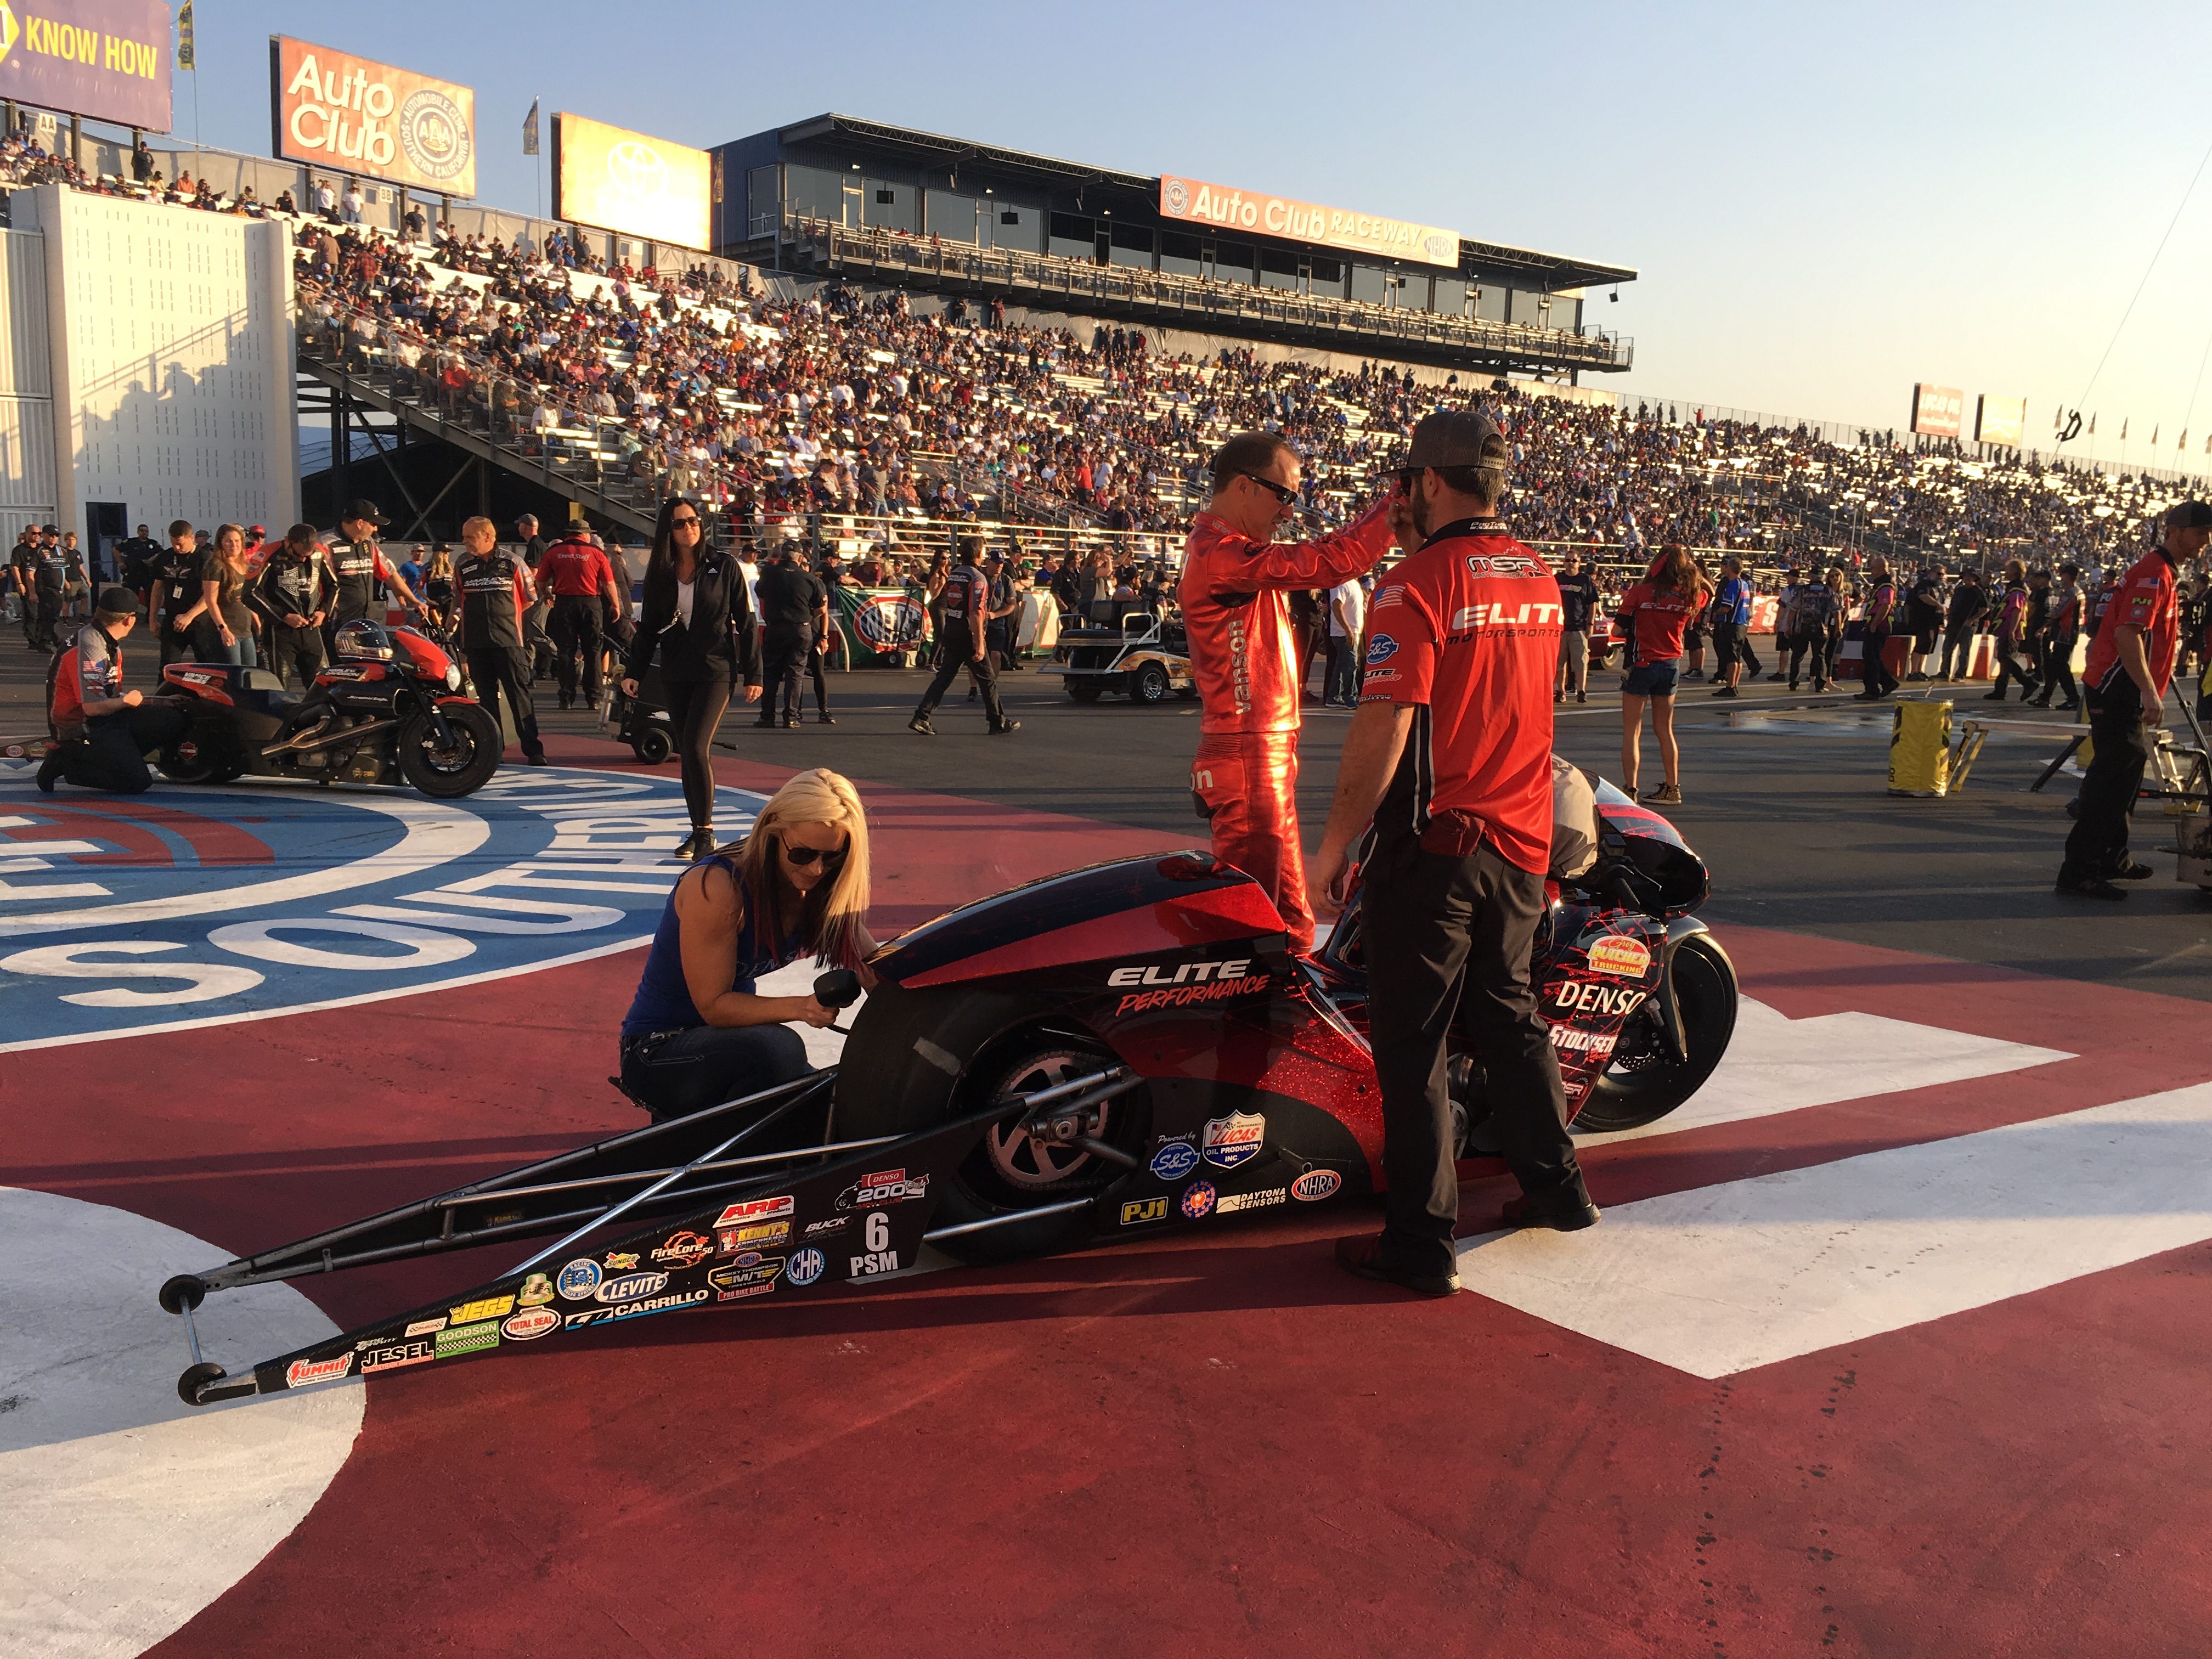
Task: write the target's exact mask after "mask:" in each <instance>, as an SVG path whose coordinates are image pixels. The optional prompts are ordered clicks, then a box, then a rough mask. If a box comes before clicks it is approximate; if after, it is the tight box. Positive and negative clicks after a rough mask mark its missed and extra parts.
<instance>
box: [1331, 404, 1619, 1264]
mask: <svg viewBox="0 0 2212 1659" xmlns="http://www.w3.org/2000/svg"><path fill="white" fill-rule="evenodd" d="M1505 453H1506V452H1505V443H1504V439H1503V437H1501V436H1500V435H1499V433H1498V428H1496V427H1495V426H1493V425H1492V424H1491V422H1489V421H1487V420H1486V419H1484V418H1483V417H1482V416H1479V415H1470V414H1464V413H1459V412H1446V413H1441V414H1435V415H1430V416H1425V417H1424V418H1423V419H1422V421H1421V422H1420V423H1419V425H1418V426H1416V427H1415V428H1413V445H1412V447H1411V448H1410V450H1409V451H1408V452H1407V457H1406V462H1405V465H1404V467H1403V469H1402V470H1401V474H1400V477H1401V495H1398V496H1396V497H1394V498H1393V500H1392V501H1391V505H1390V520H1391V529H1392V531H1393V532H1394V533H1395V535H1396V537H1397V538H1398V543H1399V545H1400V546H1401V547H1404V548H1406V549H1407V550H1408V552H1409V553H1410V555H1411V556H1409V557H1408V558H1407V560H1406V562H1404V563H1402V564H1401V565H1400V566H1399V567H1398V568H1396V569H1395V570H1394V571H1392V572H1391V574H1390V575H1389V578H1388V580H1385V581H1384V582H1383V586H1382V587H1381V589H1380V590H1379V591H1377V592H1376V595H1375V604H1374V605H1373V607H1372V608H1371V609H1370V612H1369V622H1368V646H1367V665H1368V666H1367V680H1366V684H1365V687H1364V690H1363V691H1362V693H1361V696H1360V704H1359V712H1358V714H1356V715H1355V716H1353V718H1352V730H1351V732H1350V734H1349V735H1348V736H1347V737H1346V739H1345V744H1344V757H1343V759H1342V760H1341V762H1340V763H1339V765H1338V768H1337V783H1336V798H1335V800H1334V804H1333V805H1332V806H1331V808H1330V811H1329V816H1328V829H1327V830H1326V831H1324V832H1323V834H1322V844H1321V851H1320V852H1319V853H1318V854H1316V856H1315V860H1314V865H1313V892H1314V900H1315V903H1316V908H1321V909H1322V910H1325V911H1327V912H1328V913H1329V914H1332V915H1334V914H1335V913H1336V912H1337V911H1338V910H1339V909H1340V908H1341V907H1342V905H1343V903H1344V900H1345V896H1346V882H1347V878H1348V877H1349V874H1350V870H1351V865H1350V857H1351V849H1352V843H1353V842H1354V841H1355V840H1357V839H1358V837H1359V836H1361V835H1362V834H1363V832H1364V831H1366V829H1367V828H1368V825H1369V823H1370V820H1371V821H1372V823H1373V826H1374V829H1373V835H1372V838H1371V841H1370V846H1369V851H1368V854H1367V858H1366V862H1365V865H1364V874H1363V878H1362V887H1361V893H1360V907H1361V912H1362V927H1361V938H1362V940H1363V941H1364V945H1365V949H1366V952H1367V981H1368V994H1369V1000H1368V1011H1369V1020H1370V1035H1371V1037H1372V1041H1373V1043H1374V1050H1375V1071H1376V1078H1377V1079H1378V1080H1379V1082H1380V1083H1381V1085H1382V1090H1383V1173H1384V1175H1385V1176H1386V1177H1387V1179H1388V1181H1389V1188H1390V1190H1389V1208H1388V1210H1387V1212H1386V1214H1387V1219H1386V1222H1385V1224H1384V1226H1383V1232H1382V1234H1381V1236H1380V1237H1374V1238H1347V1239H1345V1240H1343V1241H1342V1242H1341V1243H1339V1244H1338V1246H1337V1260H1338V1261H1340V1263H1341V1264H1342V1265H1343V1266H1344V1267H1347V1268H1349V1269H1350V1270H1351V1271H1352V1272H1353V1273H1358V1274H1360V1275H1361V1276H1363V1277H1364V1278H1368V1279H1383V1280H1386V1281H1388V1282H1389V1283H1391V1284H1394V1285H1402V1286H1404V1287H1405V1288H1406V1289H1407V1290H1411V1291H1419V1292H1421V1293H1422V1294H1424V1295H1428V1296H1444V1295H1449V1293H1450V1292H1451V1291H1455V1290H1457V1289H1458V1288H1459V1276H1458V1273H1457V1271H1456V1265H1457V1255H1456V1252H1455V1249H1454V1245H1453V1242H1452V1235H1453V1230H1454V1228H1455V1225H1456V1224H1457V1222H1458V1220H1459V1182H1458V1179H1457V1177H1456V1175H1455V1172H1454V1170H1453V1159H1452V1152H1453V1148H1452V1134H1451V1100H1450V1097H1449V1094H1448V1093H1447V1091H1446V1089H1445V1079H1444V1044H1445V1038H1446V1036H1447V1035H1448V1033H1449V1031H1450V1030H1451V1027H1452V1023H1453V1021H1454V1020H1455V1018H1462V1017H1463V1018H1465V1020H1466V1022H1467V1030H1468V1033H1469V1035H1470V1036H1472V1037H1473V1038H1474V1042H1475V1043H1476V1045H1477V1048H1478V1052H1479V1053H1480V1054H1481V1056H1482V1063H1483V1066H1484V1068H1485V1070H1486V1073H1487V1075H1488V1087H1487V1089H1486V1095H1487V1097H1488V1098H1489V1099H1490V1101H1491V1102H1492V1122H1493V1123H1494V1124H1495V1126H1496V1127H1497V1131H1498V1141H1499V1143H1500V1146H1501V1149H1502V1150H1503V1152H1504V1155H1505V1162H1506V1164H1507V1167H1508V1168H1510V1170H1512V1171H1513V1174H1514V1176H1516V1178H1517V1179H1518V1180H1519V1182H1520V1183H1521V1191H1522V1196H1521V1197H1519V1198H1517V1199H1515V1200H1511V1201H1510V1202H1509V1203H1508V1204H1507V1205H1506V1206H1505V1212H1504V1224H1505V1225H1508V1226H1515V1227H1518V1226H1549V1227H1557V1228H1559V1229H1562V1230H1569V1229H1573V1228H1577V1227H1587V1226H1589V1225H1590V1224H1591V1223H1592V1222H1594V1221H1595V1220H1596V1219H1597V1218H1598V1212H1597V1210H1596V1208H1595V1206H1593V1205H1592V1204H1591V1203H1590V1200H1589V1193H1588V1192H1587V1191H1585V1190H1584V1189H1583V1177H1582V1171H1581V1170H1580V1169H1579V1168H1578V1167H1577V1164H1576V1163H1575V1148H1574V1142H1573V1140H1572V1139H1571V1138H1570V1137H1569V1135H1568V1133H1567V1127H1566V1119H1567V1103H1566V1095H1565V1091H1564V1090H1563V1089H1562V1088H1561V1087H1560V1084H1559V1060H1557V1058H1556V1057H1555V1056H1554V1055H1553V1052H1552V1043H1551V1036H1550V1033H1549V1031H1548V1030H1547V1028H1546V1026H1545V1024H1544V1020H1543V1018H1542V1016H1541V1014H1540V1013H1539V1012H1537V1007H1536V996H1535V993H1534V989H1533V988H1532V987H1530V985H1529V983H1528V956H1529V948H1530V946H1531V945H1532V944H1533V943H1534V939H1535V933H1536V923H1537V921H1538V919H1539V918H1540V917H1541V915H1543V912H1544V872H1545V871H1546V869H1547V867H1548V866H1549V865H1550V863H1551V853H1552V696H1551V693H1552V679H1553V673H1554V671H1555V670H1556V667H1557V665H1558V662H1559V630H1560V620H1561V610H1560V605H1559V584H1558V582H1556V581H1555V580H1553V577H1552V573H1551V571H1550V569H1549V568H1547V567H1546V565H1545V563H1544V562H1543V561H1542V560H1541V559H1540V558H1538V557H1537V556H1536V555H1535V554H1534V553H1533V552H1531V551H1529V550H1528V549H1527V548H1525V547H1523V546H1522V544H1520V543H1518V542H1516V541H1515V540H1514V539H1513V538H1512V536H1511V535H1510V534H1509V533H1508V532H1507V531H1506V528H1505V526H1504V524H1503V523H1502V522H1500V520H1498V498H1499V497H1500V496H1501V495H1504V489H1505Z"/></svg>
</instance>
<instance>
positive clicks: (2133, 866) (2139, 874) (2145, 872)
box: [2105, 859, 2158, 881]
mask: <svg viewBox="0 0 2212 1659" xmlns="http://www.w3.org/2000/svg"><path fill="white" fill-rule="evenodd" d="M2105 873H2106V878H2107V879H2108V880H2112V881H2148V880H2149V879H2150V878H2152V877H2153V876H2154V875H2156V874H2157V873H2158V872H2157V871H2155V870H2154V869H2152V868H2151V867H2150V866H2148V864H2138V863H2137V862H2136V860H2133V859H2130V860H2128V861H2127V862H2126V863H2125V864H2123V865H2120V866H2118V867H2117V868H2115V869H2112V870H2108V871H2106V872H2105Z"/></svg>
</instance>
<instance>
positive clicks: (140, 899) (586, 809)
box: [0, 762, 757, 1053]
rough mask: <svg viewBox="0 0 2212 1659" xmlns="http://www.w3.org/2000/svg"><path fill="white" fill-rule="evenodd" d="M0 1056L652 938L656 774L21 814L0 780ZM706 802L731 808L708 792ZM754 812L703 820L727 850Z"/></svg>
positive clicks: (670, 837)
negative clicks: (722, 834) (459, 796)
mask: <svg viewBox="0 0 2212 1659" xmlns="http://www.w3.org/2000/svg"><path fill="white" fill-rule="evenodd" d="M0 768H4V770H0V1004H4V1006H5V1007H6V1009H7V1011H8V1013H7V1018H6V1021H5V1024H4V1026H0V1053H6V1052H9V1051H11V1050H17V1049H23V1048H40V1047H46V1046H51V1045H54V1044H58V1043H69V1042H83V1041H85V1040H87V1039H91V1038H100V1037H113V1036H125V1035H128V1034H131V1033H133V1032H144V1031H152V1030H175V1029H179V1027H183V1026H191V1025H215V1024H230V1023H233V1022H235V1021H238V1020H240V1019H260V1018H269V1017H270V1016H273V1015H278V1014H286V1013H296V1012H301V1011H303V1010H307V1009H311V1008H325V1007H331V1006H343V1005H344V1004H348V1003H354V1002H362V1001H367V1000H374V999H379V998H383V997H390V996H398V995H406V994H420V993H423V992H428V991H432V990H435V989H437V988H439V987H453V986H459V985H464V984H469V983H472V982H476V981H482V980H485V979H491V978H497V977H501V976H502V975H509V974H516V973H523V972H527V971H530V970H532V969H542V968H546V967H550V966H552V965H555V964H556V963H562V962H573V961H576V960H580V959H581V958H584V957H592V956H599V955H604V954H605V953H607V952H610V951H620V950H623V949H625V948H627V947H629V946H630V945H635V944H638V943H639V942H641V940H644V939H649V938H650V937H651V936H652V932H653V926H654V923H655V922H656V921H657V920H658V919H659V913H660V908H661V905H662V902H663V901H664V900H665V897H666V896H667V893H668V890H669V888H670V887H671V885H672V884H674V882H675V880H676V878H677V877H678V875H679V874H681V873H682V871H681V867H680V866H677V865H674V864H671V862H669V861H668V857H667V849H669V848H671V847H672V846H674V844H675V843H676V842H677V841H678V840H679V839H681V837H682V836H684V834H685V833H686V832H687V831H688V829H689V828H690V821H689V818H688V817H687V816H686V813H685V811H684V794H683V790H682V787H681V786H680V784H679V783H678V780H677V779H676V777H675V776H674V775H672V773H671V774H665V775H655V774H651V773H620V772H593V771H573V770H568V769H561V768H544V769H538V768H523V769H515V770H511V771H502V772H501V773H499V774H498V775H496V776H495V777H494V778H493V779H492V781H490V782H489V784H487V785H486V786H485V787H483V789H482V790H481V791H479V792H478V793H476V794H475V795H472V796H471V797H469V798H468V799H465V800H460V801H452V802H446V801H434V800H429V799H424V798H422V797H421V796H418V795H412V794H407V795H402V794H399V793H383V792H377V793H370V792H366V791H364V792H360V793H347V792H344V791H341V790H313V791H302V790H294V789H289V788H283V787H276V788H271V787H258V788H246V789H238V788H233V789H230V790H205V791H203V790H197V789H156V790H155V791H154V792H152V793H148V794H145V795H141V796H137V797H135V798H132V797H118V796H100V795H92V794H86V793H79V792H76V791H73V790H64V791H61V792H58V793H55V794H52V795H46V794H41V793H39V792H38V790H37V788H36V787H35V786H34V784H33V781H32V775H33V767H32V765H31V764H30V763H12V762H0ZM723 793H725V794H726V795H727V794H729V793H731V792H728V791H725V792H723ZM731 806H732V807H733V808H734V809H735V810H734V811H732V810H725V811H723V812H722V813H721V814H720V818H721V820H722V828H723V829H724V830H725V831H726V833H727V834H729V835H730V836H735V835H737V834H738V833H739V832H740V831H741V830H742V829H743V827H744V823H745V822H747V821H749V819H750V813H751V812H752V811H753V810H755V807H756V806H757V797H752V796H744V797H741V798H740V799H739V800H738V801H734V802H732V803H731Z"/></svg>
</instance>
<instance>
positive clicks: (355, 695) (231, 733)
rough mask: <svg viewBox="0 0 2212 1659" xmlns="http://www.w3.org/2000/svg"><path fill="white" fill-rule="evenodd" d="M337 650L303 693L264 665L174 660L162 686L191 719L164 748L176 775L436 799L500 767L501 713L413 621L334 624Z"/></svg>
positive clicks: (165, 768) (162, 761)
mask: <svg viewBox="0 0 2212 1659" xmlns="http://www.w3.org/2000/svg"><path fill="white" fill-rule="evenodd" d="M336 647H337V660H336V661H334V662H332V663H331V664H330V665H328V666H327V667H325V668H324V669H323V670H322V671H320V672H319V673H318V674H317V675H316V676H315V684H314V685H313V687H312V688H311V689H310V690H307V691H306V692H304V693H301V692H291V691H287V690H284V689H283V683H282V682H281V681H280V680H278V678H276V675H274V674H272V673H270V671H268V670H266V669H264V668H241V667H240V666H238V665H235V664H232V663H209V662H173V663H171V664H170V665H168V666H167V668H164V669H163V670H162V671H161V679H162V683H163V684H162V692H163V694H164V695H167V696H173V697H179V698H182V699H184V700H185V703H186V706H187V707H188V708H190V709H191V725H190V726H188V727H187V728H186V730H185V735H184V737H183V738H181V739H179V741H178V743H177V744H175V745H174V746H173V747H172V748H170V749H168V750H164V751H163V752H162V754H161V756H160V757H159V759H158V761H157V764H158V765H159V766H160V768H161V775H162V776H163V777H165V778H168V779H170V780H172V781H174V782H177V783H229V782H232V781H234V780H236V779H238V778H242V777H267V778H312V779H313V780H314V781H316V782H318V783H341V782H343V783H376V784H397V783H403V782H404V783H408V784H411V785H413V786H414V787H416V788H417V789H419V790H421V791H422V793H424V794H426V795H428V796H430V797H432V798H433V799H437V800H453V799H458V798H459V797H460V796H463V795H467V794H472V793H475V792H476V791H477V790H478V789H481V788H482V787H483V786H484V785H485V784H486V783H487V782H488V781H490V778H491V775H492V774H494V773H495V772H496V771H498V770H499V758H500V750H501V747H502V746H503V738H502V735H501V731H500V727H499V722H498V721H497V720H495V719H494V718H493V717H492V715H491V714H490V712H489V710H488V709H486V708H484V706H483V704H482V703H480V702H477V700H476V699H475V698H474V697H472V696H469V695H468V693H467V691H466V690H465V689H464V687H463V685H462V681H461V671H460V670H459V667H458V666H456V665H455V664H454V662H453V659H452V658H451V657H450V656H448V655H447V653H446V652H445V651H444V650H443V649H442V648H441V647H440V646H439V645H438V644H437V642H436V641H434V640H431V639H430V638H428V636H427V635H422V634H420V633H417V632H416V630H415V629H411V628H386V627H385V626H384V625H383V624H381V623H374V622H369V621H368V620H366V619H362V620H360V621H356V622H349V623H343V625H341V626H340V627H339V629H338V630H337V640H336Z"/></svg>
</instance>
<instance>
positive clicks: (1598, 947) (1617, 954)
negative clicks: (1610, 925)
mask: <svg viewBox="0 0 2212 1659" xmlns="http://www.w3.org/2000/svg"><path fill="white" fill-rule="evenodd" d="M1589 965H1590V971H1591V972H1592V973H1597V974H1613V975H1617V976H1618V977H1620V978H1621V979H1642V978H1643V977H1644V975H1645V974H1646V973H1648V972H1649V971H1650V968H1651V947H1650V945H1646V944H1645V943H1644V941H1643V940H1642V939H1637V938H1635V937H1633V936H1632V935H1631V934H1627V933H1608V934H1607V935H1606V937H1605V938H1603V939H1599V940H1598V941H1597V942H1596V943H1595V944H1594V945H1591V946H1590V948H1589Z"/></svg>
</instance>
